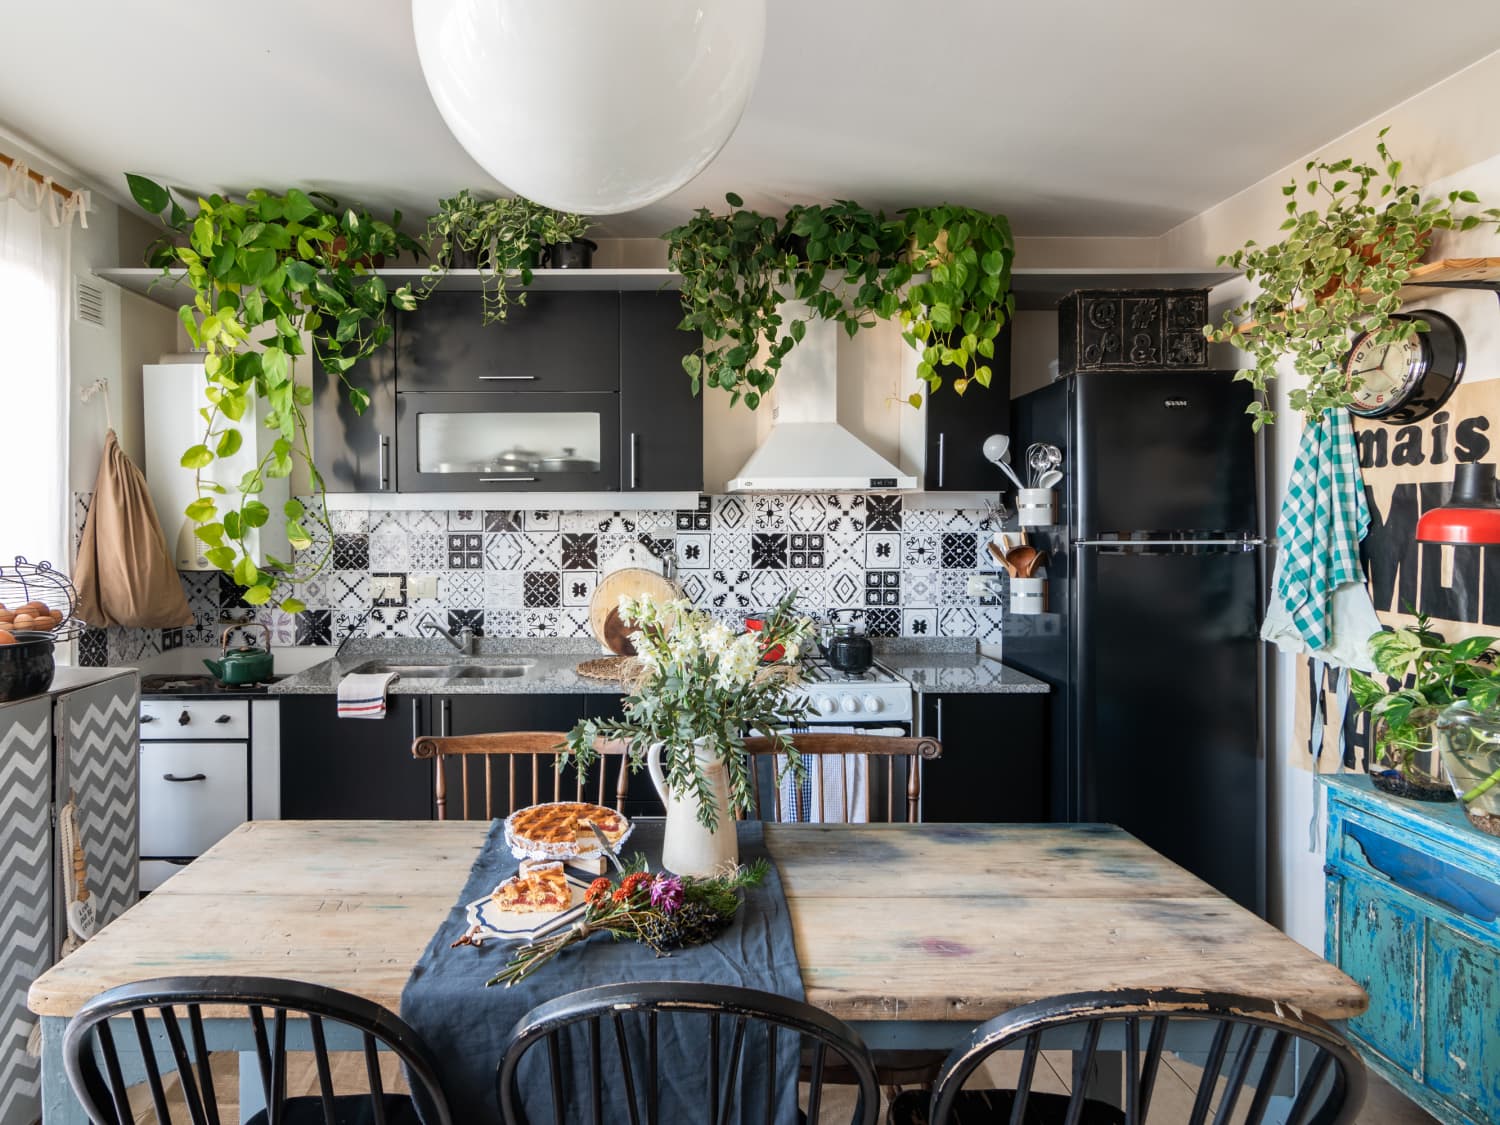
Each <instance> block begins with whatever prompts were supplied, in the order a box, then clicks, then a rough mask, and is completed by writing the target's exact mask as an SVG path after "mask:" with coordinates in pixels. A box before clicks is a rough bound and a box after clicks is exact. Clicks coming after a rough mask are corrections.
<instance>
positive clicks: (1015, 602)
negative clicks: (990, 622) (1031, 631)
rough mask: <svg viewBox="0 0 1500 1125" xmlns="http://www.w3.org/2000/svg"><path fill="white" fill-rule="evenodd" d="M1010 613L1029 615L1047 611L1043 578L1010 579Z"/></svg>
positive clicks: (1045, 581) (1045, 584) (1045, 588)
mask: <svg viewBox="0 0 1500 1125" xmlns="http://www.w3.org/2000/svg"><path fill="white" fill-rule="evenodd" d="M1010 611H1011V613H1016V614H1022V615H1031V614H1037V613H1046V612H1047V580H1046V579H1045V578H1012V579H1011V580H1010Z"/></svg>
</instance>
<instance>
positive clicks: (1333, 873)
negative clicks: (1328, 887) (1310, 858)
mask: <svg viewBox="0 0 1500 1125" xmlns="http://www.w3.org/2000/svg"><path fill="white" fill-rule="evenodd" d="M1338 873H1339V869H1338V868H1337V867H1335V866H1334V865H1333V864H1331V863H1325V864H1324V865H1323V874H1324V875H1326V876H1328V878H1330V879H1334V878H1337V877H1338Z"/></svg>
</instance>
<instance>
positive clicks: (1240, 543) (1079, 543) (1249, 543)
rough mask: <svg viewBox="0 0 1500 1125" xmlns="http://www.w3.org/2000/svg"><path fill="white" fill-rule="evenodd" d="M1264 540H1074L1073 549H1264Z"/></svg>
mask: <svg viewBox="0 0 1500 1125" xmlns="http://www.w3.org/2000/svg"><path fill="white" fill-rule="evenodd" d="M1265 545H1266V541H1265V540H1264V539H1075V540H1073V546H1075V547H1264V546H1265Z"/></svg>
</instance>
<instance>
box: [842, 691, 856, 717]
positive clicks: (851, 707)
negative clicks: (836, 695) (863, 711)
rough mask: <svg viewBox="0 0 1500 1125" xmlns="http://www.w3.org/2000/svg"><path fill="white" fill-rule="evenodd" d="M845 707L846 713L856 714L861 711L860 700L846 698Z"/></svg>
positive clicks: (852, 697)
mask: <svg viewBox="0 0 1500 1125" xmlns="http://www.w3.org/2000/svg"><path fill="white" fill-rule="evenodd" d="M843 707H844V710H845V711H849V712H851V713H852V712H854V711H858V710H859V700H857V699H855V698H854V696H852V695H849V696H845V697H844V701H843Z"/></svg>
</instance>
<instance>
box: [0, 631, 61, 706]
mask: <svg viewBox="0 0 1500 1125" xmlns="http://www.w3.org/2000/svg"><path fill="white" fill-rule="evenodd" d="M54 671H56V664H55V663H54V662H53V659H52V638H51V637H36V638H28V639H26V640H21V639H20V638H17V639H16V643H15V644H13V645H0V703H9V702H10V701H11V700H13V699H26V698H27V697H29V696H33V695H41V694H42V692H44V691H46V690H47V689H48V688H49V687H51V686H52V673H53V672H54Z"/></svg>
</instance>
